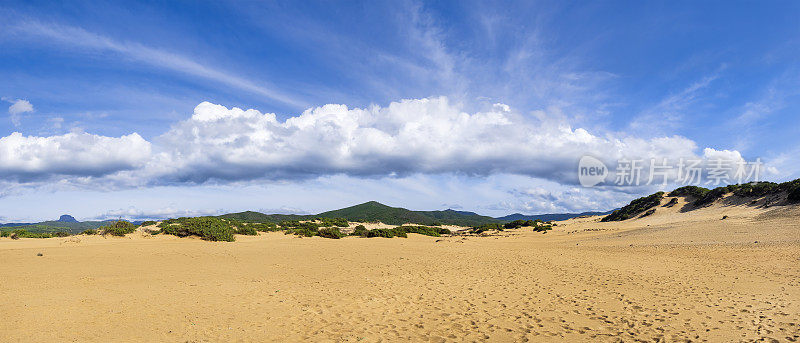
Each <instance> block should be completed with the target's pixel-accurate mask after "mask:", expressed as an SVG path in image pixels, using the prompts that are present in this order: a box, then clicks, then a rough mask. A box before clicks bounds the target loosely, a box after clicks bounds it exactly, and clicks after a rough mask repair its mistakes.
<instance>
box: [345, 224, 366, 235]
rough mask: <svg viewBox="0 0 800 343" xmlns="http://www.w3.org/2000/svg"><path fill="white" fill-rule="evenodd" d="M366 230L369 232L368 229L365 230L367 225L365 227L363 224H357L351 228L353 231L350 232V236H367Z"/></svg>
mask: <svg viewBox="0 0 800 343" xmlns="http://www.w3.org/2000/svg"><path fill="white" fill-rule="evenodd" d="M368 232H369V230H367V227H366V226H364V225H358V226H356V227H355V228H354V229H353V232H352V233H350V236H361V237H367V233H368Z"/></svg>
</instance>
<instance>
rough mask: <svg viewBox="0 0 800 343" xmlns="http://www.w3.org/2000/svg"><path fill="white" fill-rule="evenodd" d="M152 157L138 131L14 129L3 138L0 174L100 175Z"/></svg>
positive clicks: (135, 165)
mask: <svg viewBox="0 0 800 343" xmlns="http://www.w3.org/2000/svg"><path fill="white" fill-rule="evenodd" d="M150 157H151V145H150V142H148V141H146V140H145V139H144V138H142V137H141V136H139V135H138V134H136V133H133V134H130V135H126V136H121V137H105V136H98V135H93V134H89V133H85V132H80V131H75V132H70V133H67V134H64V135H57V136H49V137H38V136H24V135H22V134H21V133H19V132H14V133H12V134H11V135H9V136H6V137H2V138H0V175H3V176H4V177H6V178H13V179H18V180H21V181H29V180H32V179H42V178H47V177H49V176H59V175H61V176H74V177H92V176H101V175H106V174H110V173H114V172H117V171H121V170H131V169H136V168H139V167H141V166H143V165H144V163H146V162H147V161H148V160H149V159H150Z"/></svg>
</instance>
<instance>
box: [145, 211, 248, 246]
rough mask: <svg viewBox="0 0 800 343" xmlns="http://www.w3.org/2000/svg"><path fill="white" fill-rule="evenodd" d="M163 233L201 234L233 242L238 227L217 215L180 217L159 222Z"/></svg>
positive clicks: (211, 239)
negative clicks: (216, 216)
mask: <svg viewBox="0 0 800 343" xmlns="http://www.w3.org/2000/svg"><path fill="white" fill-rule="evenodd" d="M159 227H160V228H161V231H162V233H164V234H167V235H174V236H178V237H186V236H199V237H200V238H202V239H204V240H207V241H226V242H233V241H234V240H235V237H234V234H235V233H237V232H238V231H237V229H235V228H234V226H233V225H232V223H231V222H229V221H225V220H222V219H219V218H215V217H197V218H186V217H183V218H178V219H170V220H165V221H163V222H161V224H159Z"/></svg>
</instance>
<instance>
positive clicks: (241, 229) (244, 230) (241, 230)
mask: <svg viewBox="0 0 800 343" xmlns="http://www.w3.org/2000/svg"><path fill="white" fill-rule="evenodd" d="M236 233H238V234H240V235H248V236H256V235H258V231H256V229H255V228H253V227H252V226H249V225H241V224H240V225H239V226H237V228H236Z"/></svg>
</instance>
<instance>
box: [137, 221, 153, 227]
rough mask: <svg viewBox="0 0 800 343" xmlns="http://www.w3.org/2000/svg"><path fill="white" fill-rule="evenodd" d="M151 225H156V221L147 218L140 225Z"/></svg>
mask: <svg viewBox="0 0 800 343" xmlns="http://www.w3.org/2000/svg"><path fill="white" fill-rule="evenodd" d="M150 225H156V222H154V221H152V220H145V221H143V222H142V223H141V224H139V226H150Z"/></svg>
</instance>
